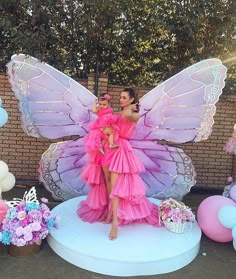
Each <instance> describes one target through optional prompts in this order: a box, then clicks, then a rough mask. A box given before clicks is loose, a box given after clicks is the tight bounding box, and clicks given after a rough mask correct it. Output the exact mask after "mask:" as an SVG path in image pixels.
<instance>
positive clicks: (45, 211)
mask: <svg viewBox="0 0 236 279" xmlns="http://www.w3.org/2000/svg"><path fill="white" fill-rule="evenodd" d="M33 188H34V187H33ZM33 188H32V189H33ZM30 191H31V193H30V194H29V196H28V198H27V195H25V196H24V198H23V200H19V199H15V200H17V201H12V202H9V204H8V205H10V206H12V205H13V206H12V207H9V208H8V210H7V213H6V216H5V218H4V220H3V221H2V224H1V225H0V242H2V243H3V244H4V245H10V244H13V245H16V246H25V245H31V244H34V243H38V244H39V243H40V242H41V240H42V239H44V238H45V237H46V236H47V235H48V233H49V231H50V229H51V228H53V227H57V218H56V217H53V216H52V214H51V212H50V209H49V208H48V206H47V205H46V203H47V202H48V201H47V199H45V198H42V199H41V202H42V203H39V202H38V200H37V198H36V191H35V189H33V190H30ZM32 193H33V194H32ZM32 196H35V197H34V198H33V199H32Z"/></svg>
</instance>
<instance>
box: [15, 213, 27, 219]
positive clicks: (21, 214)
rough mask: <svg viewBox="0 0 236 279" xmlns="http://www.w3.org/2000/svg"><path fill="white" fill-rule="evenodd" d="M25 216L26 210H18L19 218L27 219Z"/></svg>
mask: <svg viewBox="0 0 236 279" xmlns="http://www.w3.org/2000/svg"><path fill="white" fill-rule="evenodd" d="M25 216H26V212H25V211H20V212H18V214H17V218H18V219H19V220H24V219H25Z"/></svg>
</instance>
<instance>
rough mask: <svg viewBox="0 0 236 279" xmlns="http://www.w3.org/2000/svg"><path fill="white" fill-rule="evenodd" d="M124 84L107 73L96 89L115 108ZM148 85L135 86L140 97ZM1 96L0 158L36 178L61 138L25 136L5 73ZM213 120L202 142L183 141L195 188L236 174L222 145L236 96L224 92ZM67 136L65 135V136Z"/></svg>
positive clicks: (18, 173) (235, 116)
mask: <svg viewBox="0 0 236 279" xmlns="http://www.w3.org/2000/svg"><path fill="white" fill-rule="evenodd" d="M80 83H81V84H83V85H84V86H85V87H87V88H88V89H89V90H91V91H93V89H94V86H95V79H94V75H90V76H89V77H88V80H87V81H84V80H83V81H80ZM122 89H123V87H121V86H115V85H110V84H108V80H107V78H106V77H104V76H101V77H100V79H99V92H103V93H107V92H109V94H110V95H111V96H112V106H113V108H114V110H116V111H117V110H118V107H119V94H120V92H121V91H122ZM149 90H150V88H137V91H138V94H139V97H141V96H142V95H143V94H145V93H146V92H147V91H149ZM0 97H1V98H2V100H3V107H4V109H6V110H7V112H8V115H9V120H8V122H7V124H6V125H5V126H4V127H2V128H0V134H1V139H0V159H1V160H3V161H5V162H6V163H7V164H8V166H9V171H10V172H12V173H13V174H14V175H15V177H16V178H17V179H18V180H23V181H24V180H32V181H34V180H37V167H38V162H39V160H40V158H41V155H42V153H43V152H44V151H45V150H46V149H47V148H48V147H49V145H50V144H51V143H52V142H55V141H61V140H64V139H60V140H47V139H37V138H31V137H28V136H27V135H26V134H25V133H24V132H23V130H22V128H21V123H20V114H19V112H18V103H17V100H16V98H15V96H14V94H13V93H12V92H11V89H10V85H9V83H8V80H7V77H6V75H5V74H0ZM214 120H215V124H214V126H213V132H212V135H211V137H210V138H209V139H208V140H206V141H203V142H200V143H194V144H183V145H179V147H181V148H183V149H184V150H185V151H186V153H187V154H188V155H189V156H190V157H191V158H192V161H193V163H194V166H195V169H196V172H197V184H196V187H197V188H204V189H206V188H209V189H210V188H214V189H220V188H222V187H223V186H224V185H225V180H226V178H227V177H228V176H234V177H235V178H236V157H235V156H232V155H230V154H227V153H225V152H224V150H223V146H224V144H225V142H226V141H227V139H228V138H229V137H230V136H231V134H232V132H233V125H234V124H235V123H236V96H223V97H222V98H221V99H220V101H219V102H218V103H217V111H216V115H215V117H214ZM66 139H67V138H66Z"/></svg>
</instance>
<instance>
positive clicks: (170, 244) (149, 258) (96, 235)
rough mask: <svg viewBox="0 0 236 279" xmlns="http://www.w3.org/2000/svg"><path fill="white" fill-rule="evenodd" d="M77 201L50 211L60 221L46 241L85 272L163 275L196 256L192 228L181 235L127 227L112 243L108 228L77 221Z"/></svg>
mask: <svg viewBox="0 0 236 279" xmlns="http://www.w3.org/2000/svg"><path fill="white" fill-rule="evenodd" d="M85 198H86V197H79V198H74V199H71V200H68V201H66V202H63V203H61V204H60V205H58V206H56V207H55V208H54V209H53V210H52V214H53V215H55V216H56V215H57V216H59V217H60V223H59V229H53V230H52V231H51V233H50V235H48V237H47V241H48V243H49V245H50V247H51V248H52V249H53V250H54V251H55V252H56V253H57V254H58V255H59V256H61V257H62V258H63V259H64V260H66V261H68V262H70V263H72V264H74V265H76V266H78V267H81V268H84V269H87V270H90V271H93V272H97V273H101V274H106V275H114V276H136V275H154V274H163V273H168V272H172V271H175V270H178V269H180V268H182V267H184V266H185V265H187V264H189V263H190V262H191V261H192V260H193V259H194V258H195V257H196V256H197V254H198V251H199V248H200V239H201V229H200V228H199V226H198V224H197V223H194V224H192V226H191V227H190V228H189V230H188V231H187V232H185V233H183V234H175V233H172V232H170V231H168V230H167V229H166V228H165V227H161V228H155V227H153V226H151V225H148V224H129V225H125V226H121V227H119V234H118V238H117V239H116V240H113V241H111V240H109V239H108V234H109V231H110V226H111V225H109V224H106V225H105V224H102V223H94V224H89V223H85V222H83V221H81V220H80V219H79V218H78V217H77V215H76V209H77V207H78V204H79V203H80V201H81V200H83V199H85ZM151 200H152V202H155V203H157V204H158V203H159V201H158V200H155V199H151Z"/></svg>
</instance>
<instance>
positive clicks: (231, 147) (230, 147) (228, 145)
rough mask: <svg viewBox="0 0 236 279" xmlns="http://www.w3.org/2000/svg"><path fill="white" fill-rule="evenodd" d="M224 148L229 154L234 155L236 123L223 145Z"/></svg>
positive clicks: (235, 153)
mask: <svg viewBox="0 0 236 279" xmlns="http://www.w3.org/2000/svg"><path fill="white" fill-rule="evenodd" d="M224 150H225V151H226V152H228V153H230V154H234V155H236V124H235V125H234V131H233V134H232V136H231V137H230V138H229V139H228V141H227V142H226V144H225V146H224Z"/></svg>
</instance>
